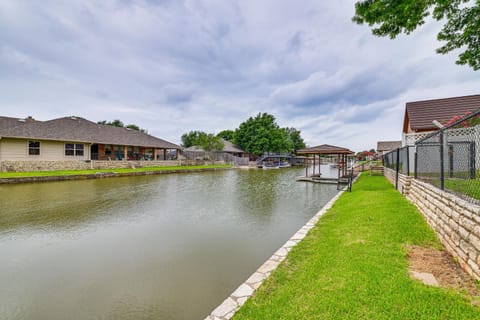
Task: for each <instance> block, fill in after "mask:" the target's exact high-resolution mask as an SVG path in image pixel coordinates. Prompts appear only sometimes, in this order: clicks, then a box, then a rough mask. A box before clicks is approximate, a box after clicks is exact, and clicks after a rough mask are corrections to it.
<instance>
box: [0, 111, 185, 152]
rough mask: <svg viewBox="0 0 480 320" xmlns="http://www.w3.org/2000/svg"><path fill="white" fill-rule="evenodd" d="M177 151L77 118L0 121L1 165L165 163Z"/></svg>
mask: <svg viewBox="0 0 480 320" xmlns="http://www.w3.org/2000/svg"><path fill="white" fill-rule="evenodd" d="M180 150H181V147H180V146H178V145H176V144H173V143H171V142H168V141H165V140H162V139H159V138H156V137H154V136H151V135H149V134H146V133H143V132H140V131H136V130H132V129H128V128H122V127H113V126H109V125H104V124H97V123H94V122H92V121H89V120H86V119H83V118H80V117H64V118H59V119H54V120H48V121H38V120H35V119H33V118H32V117H28V118H26V119H19V118H9V117H0V161H6V160H9V161H65V160H167V159H175V158H177V156H178V153H179V151H180Z"/></svg>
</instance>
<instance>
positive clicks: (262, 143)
mask: <svg viewBox="0 0 480 320" xmlns="http://www.w3.org/2000/svg"><path fill="white" fill-rule="evenodd" d="M234 142H235V143H236V144H237V145H238V146H239V147H241V148H243V149H244V150H245V151H246V152H249V153H252V154H255V155H261V154H263V153H264V152H288V151H290V150H291V147H292V144H291V141H290V139H289V137H288V134H287V133H286V131H285V130H283V129H281V128H280V127H279V126H278V124H277V123H276V121H275V117H274V116H272V115H271V114H268V113H259V114H258V115H257V116H256V117H255V118H253V117H250V118H248V120H246V121H245V122H243V123H241V124H240V126H239V127H238V129H237V130H236V131H235V140H234Z"/></svg>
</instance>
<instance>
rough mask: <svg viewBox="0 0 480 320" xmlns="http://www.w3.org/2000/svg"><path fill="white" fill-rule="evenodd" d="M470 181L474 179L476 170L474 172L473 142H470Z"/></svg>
mask: <svg viewBox="0 0 480 320" xmlns="http://www.w3.org/2000/svg"><path fill="white" fill-rule="evenodd" d="M469 158H470V159H469V160H470V161H469V165H470V179H475V175H476V170H475V165H476V163H475V142H470V157H469Z"/></svg>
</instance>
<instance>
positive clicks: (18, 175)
mask: <svg viewBox="0 0 480 320" xmlns="http://www.w3.org/2000/svg"><path fill="white" fill-rule="evenodd" d="M231 167H232V166H231V165H223V164H221V165H202V166H165V167H144V168H135V169H131V168H116V169H91V170H62V171H60V170H58V171H35V172H1V173H0V179H1V178H25V177H49V176H71V175H87V174H95V173H109V172H114V173H124V172H125V173H128V172H148V171H170V170H198V169H222V168H231Z"/></svg>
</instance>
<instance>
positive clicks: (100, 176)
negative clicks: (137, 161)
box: [0, 168, 232, 185]
mask: <svg viewBox="0 0 480 320" xmlns="http://www.w3.org/2000/svg"><path fill="white" fill-rule="evenodd" d="M231 169H232V168H204V169H202V168H199V169H172V170H156V171H136V172H99V173H92V174H72V175H63V176H44V177H21V178H0V185H1V184H16V183H31V182H49V181H68V180H88V179H103V178H112V177H131V176H148V175H158V174H170V173H196V172H207V171H218V170H231Z"/></svg>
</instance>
